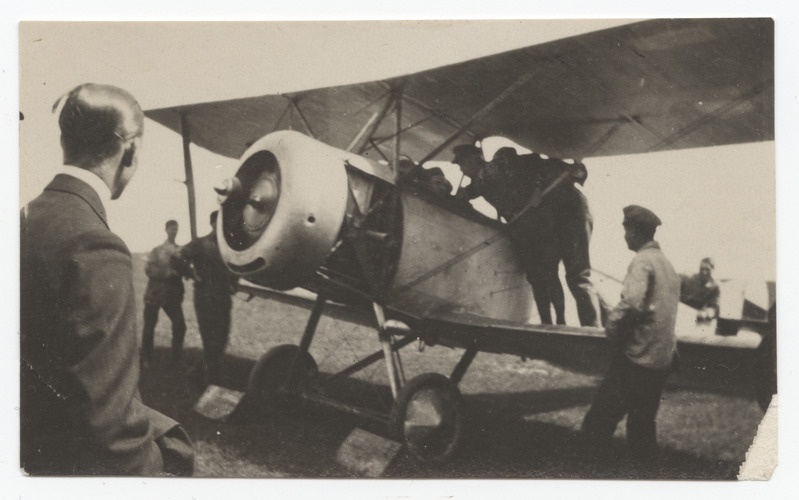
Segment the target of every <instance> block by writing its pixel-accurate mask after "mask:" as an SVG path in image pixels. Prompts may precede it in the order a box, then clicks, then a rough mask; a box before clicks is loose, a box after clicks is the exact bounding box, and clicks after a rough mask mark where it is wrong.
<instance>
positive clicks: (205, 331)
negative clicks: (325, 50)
mask: <svg viewBox="0 0 799 500" xmlns="http://www.w3.org/2000/svg"><path fill="white" fill-rule="evenodd" d="M218 214H219V212H217V211H216V210H215V211H213V212H211V218H210V221H211V232H210V233H208V234H206V235H205V236H203V237H201V238H197V239H195V240H193V241H191V242H190V243H189V244H187V245H185V246H183V247H181V248H180V250H178V252H177V253H176V254H175V256H174V264H175V267H176V268H178V269H179V270H180V272H181V273H182V274H183V275H184V276H188V277H191V278H194V310H195V311H196V313H197V324H198V326H199V328H200V337H201V338H202V341H203V355H204V359H205V363H204V374H205V383H206V385H208V384H217V385H218V384H219V381H220V377H221V373H220V372H221V364H222V358H223V356H224V354H225V347H226V346H227V342H228V336H229V334H230V308H231V305H232V304H231V298H230V295H231V293H233V292H234V291H235V286H236V281H237V278H236V276H235V275H233V274H232V273H231V272H230V271H228V269H227V267H225V263H224V262H223V261H222V257H221V256H220V254H219V246H218V245H217V243H216V219H217V215H218Z"/></svg>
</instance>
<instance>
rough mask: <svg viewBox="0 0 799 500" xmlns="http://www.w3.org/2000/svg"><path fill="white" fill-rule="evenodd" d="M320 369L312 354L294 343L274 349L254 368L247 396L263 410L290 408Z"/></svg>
mask: <svg viewBox="0 0 799 500" xmlns="http://www.w3.org/2000/svg"><path fill="white" fill-rule="evenodd" d="M318 374H319V369H318V368H317V366H316V362H315V361H314V359H313V357H312V356H311V355H310V354H309V353H308V351H303V350H301V349H300V348H299V347H298V346H296V345H292V344H283V345H279V346H277V347H274V348H272V349H270V350H269V351H268V352H267V353H266V354H264V355H263V356H261V359H260V360H258V362H257V363H256V364H255V366H254V367H253V369H252V371H251V372H250V378H249V381H248V382H247V396H248V398H249V399H250V401H251V403H252V404H253V405H255V406H256V407H257V408H259V409H261V410H272V409H274V408H275V407H276V406H286V404H287V403H289V402H291V400H292V394H294V395H296V394H299V393H301V392H302V391H303V390H304V389H307V388H308V386H309V385H310V384H311V383H312V382H313V381H314V379H316V377H317V375H318Z"/></svg>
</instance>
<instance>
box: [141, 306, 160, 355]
mask: <svg viewBox="0 0 799 500" xmlns="http://www.w3.org/2000/svg"><path fill="white" fill-rule="evenodd" d="M159 309H161V306H159V305H157V304H150V303H149V302H145V303H144V328H143V329H142V341H141V357H142V360H143V361H146V362H149V361H151V360H152V357H153V343H154V341H155V325H156V324H157V323H158V311H159Z"/></svg>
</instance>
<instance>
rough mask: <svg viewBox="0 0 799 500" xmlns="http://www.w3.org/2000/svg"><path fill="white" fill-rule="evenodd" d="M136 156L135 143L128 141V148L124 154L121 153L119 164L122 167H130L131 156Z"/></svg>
mask: <svg viewBox="0 0 799 500" xmlns="http://www.w3.org/2000/svg"><path fill="white" fill-rule="evenodd" d="M134 154H136V141H130V144H128V147H127V148H125V152H124V153H122V160H121V161H120V163H121V164H122V166H123V167H130V166H131V165H133V155H134Z"/></svg>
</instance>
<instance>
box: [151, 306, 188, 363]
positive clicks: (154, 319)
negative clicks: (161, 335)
mask: <svg viewBox="0 0 799 500" xmlns="http://www.w3.org/2000/svg"><path fill="white" fill-rule="evenodd" d="M182 302H183V294H182V293H181V294H180V296H175V297H168V298H167V299H166V300H165V301H164V303H163V304H153V303H150V302H145V303H144V329H143V331H142V346H141V347H142V360H144V361H150V360H151V359H152V357H153V342H154V339H155V325H156V324H158V312H159V311H160V310H161V309H163V310H164V312H165V313H166V315H167V316H169V319H170V320H171V321H172V359H173V360H175V361H177V360H178V359H180V355H181V353H182V351H183V339H184V338H185V337H186V320H185V319H184V318H183V308H182V307H181V303H182Z"/></svg>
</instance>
